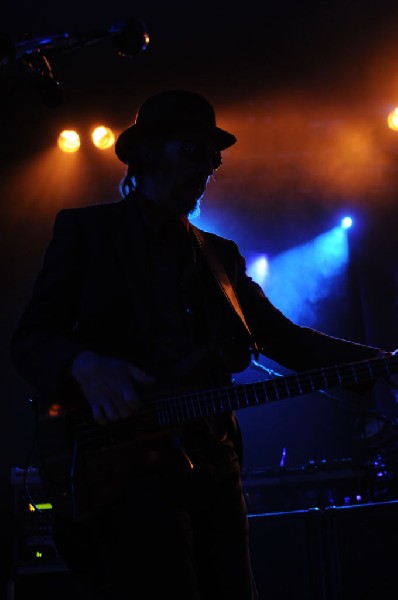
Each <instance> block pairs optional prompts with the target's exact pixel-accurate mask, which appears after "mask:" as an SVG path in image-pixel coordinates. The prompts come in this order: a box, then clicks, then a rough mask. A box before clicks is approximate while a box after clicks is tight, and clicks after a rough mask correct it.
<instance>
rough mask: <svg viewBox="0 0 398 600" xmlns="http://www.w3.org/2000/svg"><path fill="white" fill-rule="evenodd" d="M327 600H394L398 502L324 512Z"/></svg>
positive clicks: (397, 583) (396, 595) (397, 586)
mask: <svg viewBox="0 0 398 600" xmlns="http://www.w3.org/2000/svg"><path fill="white" fill-rule="evenodd" d="M324 520H325V539H326V541H327V547H326V552H327V562H328V565H329V574H328V578H329V584H328V588H329V594H330V595H329V597H330V600H365V599H368V598H369V599H370V598H371V599H375V600H376V599H377V600H379V599H380V600H390V599H392V598H398V581H397V573H398V571H397V556H398V550H397V548H398V501H396V500H394V501H390V502H379V503H374V504H363V505H359V506H342V507H330V508H327V509H325V511H324Z"/></svg>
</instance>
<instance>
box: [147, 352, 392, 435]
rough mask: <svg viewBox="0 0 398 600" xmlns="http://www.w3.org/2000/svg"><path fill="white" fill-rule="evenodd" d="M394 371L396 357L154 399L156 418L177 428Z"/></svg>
mask: <svg viewBox="0 0 398 600" xmlns="http://www.w3.org/2000/svg"><path fill="white" fill-rule="evenodd" d="M397 371H398V356H394V355H392V356H386V357H382V358H372V359H369V360H363V361H359V362H354V363H344V364H340V365H335V366H331V367H325V368H321V369H313V370H310V371H304V372H301V373H294V374H291V375H287V376H285V377H276V378H273V379H267V380H265V381H258V382H255V383H249V384H238V385H230V386H226V387H221V388H217V389H205V390H198V391H196V392H190V393H186V394H178V395H175V396H168V397H163V398H161V399H159V400H157V401H156V402H155V413H156V419H157V422H158V424H159V425H161V426H170V425H177V424H181V423H183V422H186V421H191V420H194V419H198V418H203V417H208V416H212V415H216V414H220V413H222V412H226V411H231V410H238V409H239V410H240V409H244V408H249V407H253V406H259V405H261V404H266V403H269V402H275V401H278V400H284V399H286V398H294V397H297V396H302V395H304V394H310V393H312V392H316V391H320V390H325V389H329V388H334V387H348V386H352V385H356V384H361V383H367V382H372V381H374V380H375V379H377V378H379V377H390V375H392V374H393V373H396V372H397Z"/></svg>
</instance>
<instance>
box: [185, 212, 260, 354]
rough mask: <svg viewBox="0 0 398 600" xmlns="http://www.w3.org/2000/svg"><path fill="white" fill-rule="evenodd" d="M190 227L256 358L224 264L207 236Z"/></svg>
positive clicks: (256, 347)
mask: <svg viewBox="0 0 398 600" xmlns="http://www.w3.org/2000/svg"><path fill="white" fill-rule="evenodd" d="M191 229H192V231H193V233H194V235H195V237H196V239H197V242H198V244H199V247H200V249H201V250H202V252H203V255H204V256H205V258H206V260H207V263H208V265H209V267H210V269H211V271H212V272H213V275H214V277H215V279H216V281H217V284H218V286H219V288H220V289H221V291H222V292H223V294H224V296H225V298H226V299H227V300H228V302H229V304H230V306H231V307H232V308H233V310H234V311H235V312H236V313H237V315H238V316H239V318H240V320H241V321H242V323H243V325H244V327H245V329H246V331H247V333H248V334H249V338H250V339H251V341H252V344H253V354H254V356H255V358H256V359H258V356H259V353H260V347H259V345H258V344H257V342H256V340H255V338H254V337H253V335H252V333H251V330H250V327H249V326H248V324H247V322H246V319H245V315H244V314H243V311H242V307H241V305H240V303H239V300H238V297H237V295H236V292H235V289H234V286H233V285H232V282H231V280H230V278H229V277H228V274H227V272H226V270H225V269H224V266H223V265H222V263H221V261H220V260H219V258H218V256H217V254H216V253H215V252H214V248H213V247H212V245H211V243H210V240H209V239H208V238H207V239H205V236H204V235H203V232H202V231H201V230H200V229H198V228H197V227H195V226H194V225H192V224H191Z"/></svg>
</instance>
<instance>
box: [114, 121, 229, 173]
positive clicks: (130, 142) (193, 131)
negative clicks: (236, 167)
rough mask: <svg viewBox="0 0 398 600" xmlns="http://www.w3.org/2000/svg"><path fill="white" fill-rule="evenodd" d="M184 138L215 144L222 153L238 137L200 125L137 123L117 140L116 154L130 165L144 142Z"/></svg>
mask: <svg viewBox="0 0 398 600" xmlns="http://www.w3.org/2000/svg"><path fill="white" fill-rule="evenodd" d="M178 136H183V137H184V138H186V137H200V138H201V139H205V140H208V141H210V142H211V143H212V144H214V147H215V148H216V150H218V151H219V152H221V150H225V149H226V148H229V147H230V146H232V145H233V144H235V142H236V137H235V136H234V135H232V133H229V132H228V131H225V130H224V129H221V128H220V127H211V129H206V128H203V126H201V125H199V124H192V126H188V127H187V126H186V124H184V126H183V127H178V126H176V124H175V123H170V124H169V125H167V124H165V123H162V125H161V126H159V124H158V125H156V126H155V124H154V126H153V127H148V126H147V125H146V126H140V124H139V123H135V124H134V125H131V127H128V128H127V129H126V130H125V131H123V132H122V133H121V134H120V135H119V137H118V138H117V140H116V144H115V153H116V156H117V157H118V159H119V160H121V161H122V162H123V163H125V164H128V163H129V162H130V161H131V158H132V155H133V154H134V150H135V149H136V148H137V146H138V145H139V144H140V143H142V142H143V141H144V140H150V139H153V140H154V139H159V140H162V139H167V138H172V137H178Z"/></svg>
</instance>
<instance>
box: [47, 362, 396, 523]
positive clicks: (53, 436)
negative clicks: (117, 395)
mask: <svg viewBox="0 0 398 600" xmlns="http://www.w3.org/2000/svg"><path fill="white" fill-rule="evenodd" d="M397 372H398V355H395V354H393V355H387V356H384V357H380V358H379V357H378V358H372V359H368V360H362V361H358V362H352V363H344V364H338V365H334V366H330V367H324V368H321V369H313V370H308V371H304V372H300V373H294V374H289V375H287V376H283V377H282V376H281V377H276V378H272V379H266V380H264V381H257V382H254V383H244V384H232V385H228V386H224V387H220V388H216V389H198V390H194V391H189V392H183V393H176V394H168V395H165V396H162V397H159V398H155V399H152V400H151V401H148V402H146V403H143V404H142V407H141V408H140V409H138V410H137V414H136V415H134V417H131V418H129V419H125V420H122V421H117V422H115V423H112V424H109V425H105V426H104V425H97V424H96V423H95V422H94V420H93V419H92V418H91V416H90V413H89V412H88V410H87V407H80V408H73V409H66V408H64V407H63V406H62V405H59V404H56V403H53V404H52V405H51V406H46V408H45V410H41V411H39V419H38V425H39V432H38V433H39V435H38V438H39V442H40V449H41V466H40V467H39V468H40V471H41V474H42V478H43V480H44V483H45V484H47V486H48V489H49V494H50V496H51V499H52V501H53V503H54V504H57V506H58V509H59V511H60V512H64V514H65V515H69V516H71V515H73V516H75V517H76V516H82V515H84V514H86V513H88V512H93V511H94V512H96V511H101V510H102V509H103V508H104V507H105V506H107V505H109V503H110V502H112V499H113V498H116V497H117V495H118V493H119V491H120V486H121V483H122V482H124V481H125V478H126V474H127V472H128V470H129V469H132V468H137V466H138V465H142V462H143V457H144V456H149V455H150V453H151V448H152V447H153V444H154V440H156V439H157V440H159V439H160V440H161V439H162V436H163V437H165V434H166V433H167V435H173V433H175V432H176V431H179V430H180V429H181V427H182V426H183V425H184V424H186V423H189V422H194V421H196V420H198V419H203V418H208V417H212V416H214V415H218V414H221V413H225V412H230V411H237V410H242V409H246V408H250V407H255V406H259V405H262V404H266V403H269V402H274V401H279V400H283V399H287V398H294V397H298V396H302V395H305V394H310V393H313V392H316V391H321V390H326V389H330V388H336V387H346V388H350V387H352V386H356V385H360V384H367V383H371V382H373V381H375V380H376V379H378V378H381V377H384V378H387V380H389V379H390V377H391V375H392V374H394V373H397ZM159 434H160V435H159ZM167 435H166V437H167ZM156 443H161V442H156Z"/></svg>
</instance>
